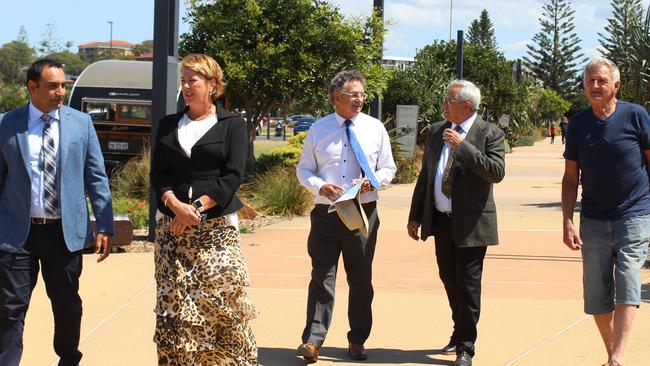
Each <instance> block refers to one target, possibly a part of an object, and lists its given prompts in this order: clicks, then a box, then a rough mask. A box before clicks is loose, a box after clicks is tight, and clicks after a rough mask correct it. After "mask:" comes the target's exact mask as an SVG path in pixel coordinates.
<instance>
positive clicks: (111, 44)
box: [107, 20, 113, 58]
mask: <svg viewBox="0 0 650 366" xmlns="http://www.w3.org/2000/svg"><path fill="white" fill-rule="evenodd" d="M107 23H108V24H110V25H111V32H110V40H109V41H108V42H109V43H108V57H109V58H113V21H111V20H109V21H108V22H107Z"/></svg>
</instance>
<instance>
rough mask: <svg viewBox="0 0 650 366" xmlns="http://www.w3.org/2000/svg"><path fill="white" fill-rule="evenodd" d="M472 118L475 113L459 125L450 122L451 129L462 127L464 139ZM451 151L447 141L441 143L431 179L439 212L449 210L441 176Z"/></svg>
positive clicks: (449, 201) (474, 116)
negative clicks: (434, 174) (434, 173)
mask: <svg viewBox="0 0 650 366" xmlns="http://www.w3.org/2000/svg"><path fill="white" fill-rule="evenodd" d="M474 120H476V113H474V114H473V115H472V116H471V117H469V118H468V119H466V120H465V121H464V122H463V123H461V124H460V125H457V124H455V123H452V124H451V129H454V128H456V126H460V128H462V129H463V131H462V132H460V137H462V138H463V139H465V136H467V131H469V129H470V128H472V125H473V124H474ZM451 151H452V149H451V146H449V145H447V143H444V144H442V150H441V151H440V158H439V159H438V167H437V169H436V177H435V179H434V180H433V192H434V194H435V199H436V201H435V205H436V210H438V211H440V212H451V198H447V196H445V195H444V194H443V193H442V176H443V174H444V172H445V166H446V165H447V160H449V154H451Z"/></svg>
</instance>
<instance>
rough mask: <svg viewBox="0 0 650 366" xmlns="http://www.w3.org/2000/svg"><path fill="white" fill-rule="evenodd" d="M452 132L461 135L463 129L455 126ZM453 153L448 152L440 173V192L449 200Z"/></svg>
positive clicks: (452, 176) (452, 177) (452, 175)
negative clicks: (443, 168)
mask: <svg viewBox="0 0 650 366" xmlns="http://www.w3.org/2000/svg"><path fill="white" fill-rule="evenodd" d="M454 131H456V132H458V133H460V134H462V133H463V128H462V127H460V126H456V127H455V128H454ZM453 152H454V151H453V150H452V151H450V152H449V159H447V165H445V170H444V172H443V173H442V187H441V191H442V194H444V195H445V197H447V198H451V184H452V183H453V181H454V174H453V167H454V156H453V155H452V153H453Z"/></svg>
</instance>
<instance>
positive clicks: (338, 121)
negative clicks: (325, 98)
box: [334, 112, 361, 126]
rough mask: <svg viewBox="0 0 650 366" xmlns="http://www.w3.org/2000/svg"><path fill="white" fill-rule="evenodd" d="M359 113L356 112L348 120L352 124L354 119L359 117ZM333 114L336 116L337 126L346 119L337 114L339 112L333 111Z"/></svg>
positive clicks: (341, 124)
mask: <svg viewBox="0 0 650 366" xmlns="http://www.w3.org/2000/svg"><path fill="white" fill-rule="evenodd" d="M360 115H361V113H359V114H357V115H356V116H354V117H353V118H350V121H352V124H353V125H354V121H356V120H357V118H359V116H360ZM334 116H335V117H336V122H337V123H338V124H339V126H343V124H344V123H345V121H346V120H347V119H346V118H343V117H341V116H339V114H338V113H336V112H334Z"/></svg>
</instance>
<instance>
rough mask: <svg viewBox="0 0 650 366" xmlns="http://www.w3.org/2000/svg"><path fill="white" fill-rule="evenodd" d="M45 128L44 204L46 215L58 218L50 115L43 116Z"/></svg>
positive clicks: (54, 158) (42, 149)
mask: <svg viewBox="0 0 650 366" xmlns="http://www.w3.org/2000/svg"><path fill="white" fill-rule="evenodd" d="M41 119H42V120H43V122H44V126H43V147H42V148H41V169H42V170H43V203H44V205H45V213H46V214H47V215H48V216H50V217H53V216H56V215H57V211H58V208H59V201H58V199H57V195H56V151H55V150H54V136H53V132H52V129H51V128H50V126H52V123H51V119H50V115H49V114H47V113H45V114H44V115H42V116H41Z"/></svg>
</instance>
